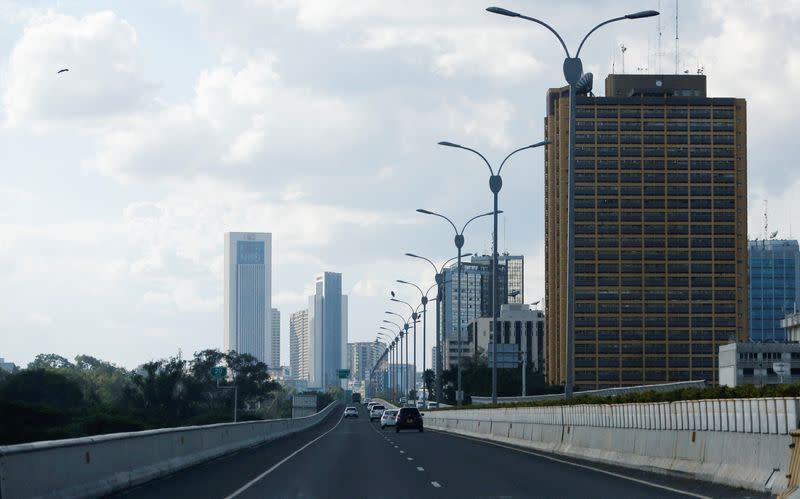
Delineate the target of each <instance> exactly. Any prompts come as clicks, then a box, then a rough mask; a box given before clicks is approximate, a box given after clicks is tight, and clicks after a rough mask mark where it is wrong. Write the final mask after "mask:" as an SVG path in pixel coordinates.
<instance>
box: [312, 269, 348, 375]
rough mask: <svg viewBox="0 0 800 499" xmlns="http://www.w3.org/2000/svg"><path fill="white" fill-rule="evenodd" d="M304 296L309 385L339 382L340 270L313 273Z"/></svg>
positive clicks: (343, 322)
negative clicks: (310, 291)
mask: <svg viewBox="0 0 800 499" xmlns="http://www.w3.org/2000/svg"><path fill="white" fill-rule="evenodd" d="M314 288H315V293H314V295H313V296H311V297H309V300H308V330H309V380H308V381H309V386H313V387H317V388H328V387H332V386H340V385H341V381H340V380H339V378H338V372H337V371H338V370H339V369H343V368H346V366H347V296H346V295H342V274H340V273H338V272H324V273H323V274H322V275H320V276H317V279H316V282H315V286H314Z"/></svg>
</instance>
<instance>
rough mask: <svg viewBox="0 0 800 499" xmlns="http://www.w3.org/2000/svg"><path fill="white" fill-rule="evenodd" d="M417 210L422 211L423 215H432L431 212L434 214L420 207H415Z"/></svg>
mask: <svg viewBox="0 0 800 499" xmlns="http://www.w3.org/2000/svg"><path fill="white" fill-rule="evenodd" d="M417 212H418V213H423V214H425V215H433V214H434V213H433V212H432V211H430V210H424V209H422V208H417ZM406 254H408V253H406ZM415 256H416V255H415Z"/></svg>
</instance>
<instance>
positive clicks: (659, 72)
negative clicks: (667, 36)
mask: <svg viewBox="0 0 800 499" xmlns="http://www.w3.org/2000/svg"><path fill="white" fill-rule="evenodd" d="M658 11H659V12H661V0H658ZM656 17H658V53H657V55H656V57H658V74H663V73H662V69H661V16H656Z"/></svg>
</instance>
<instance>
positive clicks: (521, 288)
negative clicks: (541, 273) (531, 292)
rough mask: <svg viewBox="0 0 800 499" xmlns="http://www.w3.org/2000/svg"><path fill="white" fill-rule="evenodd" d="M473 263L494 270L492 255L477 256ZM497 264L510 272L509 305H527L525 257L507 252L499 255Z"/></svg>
mask: <svg viewBox="0 0 800 499" xmlns="http://www.w3.org/2000/svg"><path fill="white" fill-rule="evenodd" d="M471 261H472V263H480V264H483V265H488V266H489V269H491V268H492V255H475V256H473V257H472V260H471ZM497 264H498V265H503V266H505V267H506V271H507V272H508V293H507V295H508V303H525V257H524V256H522V255H510V254H508V252H506V253H502V254H499V255H497Z"/></svg>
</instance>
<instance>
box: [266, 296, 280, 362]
mask: <svg viewBox="0 0 800 499" xmlns="http://www.w3.org/2000/svg"><path fill="white" fill-rule="evenodd" d="M270 339H271V342H272V343H271V347H270V349H271V350H272V352H271V354H272V364H268V366H269V367H270V369H277V368H278V367H280V365H281V312H280V310H278V309H277V308H273V309H272V338H270Z"/></svg>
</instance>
